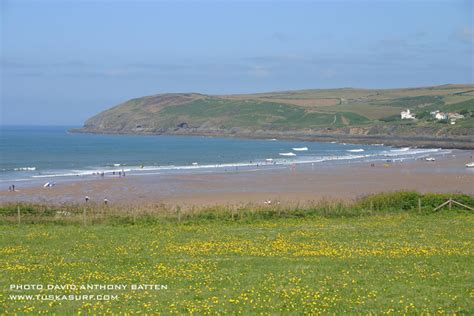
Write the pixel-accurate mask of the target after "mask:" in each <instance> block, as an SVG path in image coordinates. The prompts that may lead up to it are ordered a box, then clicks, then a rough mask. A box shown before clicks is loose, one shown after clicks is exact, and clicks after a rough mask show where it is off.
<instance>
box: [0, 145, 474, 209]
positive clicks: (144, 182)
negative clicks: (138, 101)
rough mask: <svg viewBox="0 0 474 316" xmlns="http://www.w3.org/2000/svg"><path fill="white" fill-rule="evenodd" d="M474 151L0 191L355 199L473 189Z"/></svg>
mask: <svg viewBox="0 0 474 316" xmlns="http://www.w3.org/2000/svg"><path fill="white" fill-rule="evenodd" d="M473 154H474V151H457V150H453V151H452V152H451V153H449V154H444V155H440V156H435V157H436V160H435V161H426V160H420V159H418V160H410V159H408V160H404V161H390V162H387V161H385V160H380V161H375V162H371V161H370V162H367V161H365V162H362V161H353V162H351V161H349V162H345V163H336V164H318V165H316V164H315V165H313V164H311V163H308V164H300V165H294V166H292V165H288V166H280V167H279V168H273V169H267V168H257V167H255V168H251V169H248V170H240V169H239V171H234V170H233V169H230V170H227V171H225V170H221V171H219V172H212V173H207V172H204V173H180V174H166V173H156V174H150V175H137V176H134V175H132V174H127V176H126V177H118V176H115V177H114V176H106V177H105V178H101V177H96V178H91V179H80V180H79V179H77V180H74V179H73V180H72V181H64V182H63V181H61V182H58V183H57V185H56V186H53V187H51V188H44V187H43V185H42V184H41V183H38V185H37V186H34V187H27V186H24V185H22V184H20V183H19V184H18V185H17V188H18V191H17V192H8V191H6V190H5V191H0V200H2V201H3V202H4V203H17V202H28V203H29V202H45V203H52V204H61V203H81V202H83V200H84V197H85V196H86V195H87V196H89V197H90V199H91V201H93V202H97V203H101V202H102V201H103V199H104V198H107V199H108V201H109V203H110V204H121V205H148V204H150V203H161V204H165V205H168V206H176V205H180V206H183V207H185V206H186V207H193V206H212V205H242V204H249V203H254V204H262V203H263V202H264V201H267V200H271V201H279V202H281V203H283V204H299V205H304V204H307V203H312V202H313V201H318V200H323V199H328V198H329V199H338V200H346V201H349V200H353V199H356V198H358V197H360V196H364V195H368V194H373V193H377V192H391V191H400V190H415V191H419V192H421V193H426V192H438V193H464V194H470V195H472V194H474V191H473V187H472V183H473V178H474V172H473V171H474V170H471V169H468V168H466V167H465V164H466V163H469V162H471V161H472V156H473Z"/></svg>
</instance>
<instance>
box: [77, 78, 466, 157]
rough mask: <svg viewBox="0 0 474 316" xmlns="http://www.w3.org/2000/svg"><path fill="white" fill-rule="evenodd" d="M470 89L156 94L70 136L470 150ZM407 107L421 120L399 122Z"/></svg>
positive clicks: (93, 121) (97, 118) (111, 111)
mask: <svg viewBox="0 0 474 316" xmlns="http://www.w3.org/2000/svg"><path fill="white" fill-rule="evenodd" d="M471 88H472V89H471ZM473 92H474V85H472V86H471V85H468V86H466V85H464V86H442V87H430V88H419V89H404V90H355V89H335V90H304V91H292V92H277V93H273V94H269V93H266V94H254V95H231V96H207V95H202V94H198V93H183V94H160V95H154V96H147V97H142V98H136V99H132V100H129V101H127V102H124V103H122V104H119V105H117V106H115V107H112V108H110V109H108V110H106V111H104V112H101V113H99V114H97V115H95V116H93V117H91V118H90V119H88V120H87V121H86V122H85V124H84V127H83V128H81V129H78V130H74V131H75V132H90V133H119V134H173V135H211V136H239V137H272V138H273V137H279V138H300V139H312V140H341V141H344V140H347V141H352V142H380V141H383V142H384V143H397V144H398V143H403V145H405V144H409V145H410V144H416V145H425V144H429V145H433V144H439V146H442V147H462V148H472V147H474V144H473V143H474V140H473V136H474V124H473V123H474V117H472V114H473V113H474V94H473ZM471 94H473V95H472V96H471ZM328 100H330V101H328ZM453 100H454V101H461V102H453ZM409 107H410V108H411V109H412V111H413V112H415V113H416V114H417V115H419V116H421V117H424V119H420V120H415V121H412V120H400V119H398V117H399V113H400V111H401V110H403V109H404V108H409ZM435 109H441V110H445V111H448V110H452V111H455V110H457V111H463V113H465V119H463V120H462V121H461V120H460V121H459V122H457V124H456V125H451V124H446V123H444V124H442V123H439V122H437V121H434V120H432V119H430V116H429V114H427V113H429V111H432V110H435Z"/></svg>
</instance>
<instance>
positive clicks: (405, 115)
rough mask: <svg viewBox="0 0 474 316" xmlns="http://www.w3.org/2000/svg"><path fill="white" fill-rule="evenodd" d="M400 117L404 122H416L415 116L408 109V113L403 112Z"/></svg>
mask: <svg viewBox="0 0 474 316" xmlns="http://www.w3.org/2000/svg"><path fill="white" fill-rule="evenodd" d="M400 117H401V118H402V120H414V119H415V115H414V114H412V113H411V112H410V109H407V110H406V111H402V112H401V113H400Z"/></svg>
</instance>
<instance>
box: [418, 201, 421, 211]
mask: <svg viewBox="0 0 474 316" xmlns="http://www.w3.org/2000/svg"><path fill="white" fill-rule="evenodd" d="M418 212H419V213H421V199H420V198H418Z"/></svg>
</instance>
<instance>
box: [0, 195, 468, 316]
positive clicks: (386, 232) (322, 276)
mask: <svg viewBox="0 0 474 316" xmlns="http://www.w3.org/2000/svg"><path fill="white" fill-rule="evenodd" d="M413 196H414V195H413ZM405 197H408V195H407V196H405ZM466 198H467V199H468V202H472V197H466ZM423 201H424V203H425V204H426V203H427V202H426V201H427V200H426V199H424V200H423ZM383 202H384V196H383V195H381V196H380V197H379V198H378V199H377V198H375V199H373V200H370V208H377V205H381V204H380V203H383ZM398 202H400V201H398ZM398 202H397V203H398ZM360 203H361V204H360V205H363V204H364V203H365V204H367V203H369V202H368V200H366V201H365V202H364V201H361V202H360ZM409 203H411V201H409ZM425 204H424V205H425ZM411 206H412V204H410V205H408V204H405V205H400V207H399V209H398V211H397V210H391V211H383V212H382V211H373V212H365V213H363V212H360V211H358V213H350V212H344V211H340V212H339V213H337V212H335V211H334V210H333V211H332V212H333V213H331V211H328V212H327V213H318V212H311V211H310V210H307V211H306V213H305V212H303V211H300V212H298V211H296V212H295V213H291V212H287V211H284V212H285V213H284V214H280V212H278V215H279V216H281V217H277V216H271V214H272V213H271V212H270V213H268V212H267V213H265V214H266V215H262V216H261V217H260V219H258V218H257V217H256V216H252V215H250V213H252V211H251V210H248V212H250V213H249V214H247V215H246V216H244V215H242V216H240V217H239V216H238V214H235V219H234V214H232V219H234V220H230V219H229V217H222V216H221V217H219V213H216V212H214V214H215V215H216V214H217V215H216V216H212V214H213V213H212V212H210V213H203V215H202V216H201V217H199V216H198V217H194V219H193V217H190V218H188V219H186V218H183V219H182V220H181V221H180V222H177V221H171V220H156V221H152V220H150V219H149V218H148V219H146V218H144V219H143V221H137V223H136V225H133V224H130V223H129V222H126V221H123V220H118V221H110V222H105V223H97V224H95V225H91V224H89V225H88V226H86V227H83V226H81V225H80V224H79V223H69V224H67V223H63V224H60V223H43V224H28V223H26V224H25V223H22V224H21V225H16V224H12V223H7V222H3V224H2V225H1V226H0V227H1V231H0V265H1V269H2V273H1V278H0V287H1V289H2V290H1V291H0V306H1V308H2V310H1V311H3V312H4V313H6V314H10V313H11V314H14V313H19V314H22V313H25V314H26V313H34V314H40V313H48V314H51V313H57V314H59V315H66V314H73V313H75V314H79V313H81V314H103V313H118V312H120V313H128V314H135V313H136V314H143V313H148V314H151V313H162V314H172V313H175V314H182V313H186V314H188V313H192V314H224V315H226V314H259V313H261V314H289V313H294V314H301V313H308V314H318V313H323V314H328V313H337V314H347V313H363V314H369V313H372V314H393V313H395V314H421V313H440V314H466V315H470V314H473V313H474V303H473V296H474V286H473V284H474V275H473V269H472V268H473V263H474V262H473V260H474V244H473V242H474V235H473V232H474V216H473V214H472V213H469V211H462V210H460V209H452V210H448V209H445V210H442V211H439V212H432V210H431V209H429V208H426V209H422V211H421V212H418V211H417V210H416V208H415V209H412V207H411ZM404 209H405V210H404ZM262 212H263V211H262ZM262 214H263V213H262ZM275 214H276V213H275ZM275 214H273V215H275ZM357 214H359V215H357ZM145 219H146V220H145ZM11 284H43V285H44V286H46V285H47V284H59V285H65V284H75V285H77V286H79V285H82V284H115V285H119V284H124V285H127V286H128V287H130V286H131V285H132V284H159V285H162V286H161V287H160V289H159V290H156V289H154V290H133V291H132V290H131V289H130V288H127V289H126V290H111V291H107V290H80V289H79V290H60V289H56V290H47V289H43V290H42V291H38V290H10V289H9V287H10V285H11ZM40 292H41V294H57V295H63V294H71V293H74V294H94V295H104V294H107V295H116V296H117V297H116V299H113V300H109V301H96V300H92V301H61V300H57V301H27V300H21V299H20V300H18V299H12V297H10V295H12V294H13V295H17V294H21V295H25V294H33V295H35V294H38V293H40ZM1 311H0V313H1Z"/></svg>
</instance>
